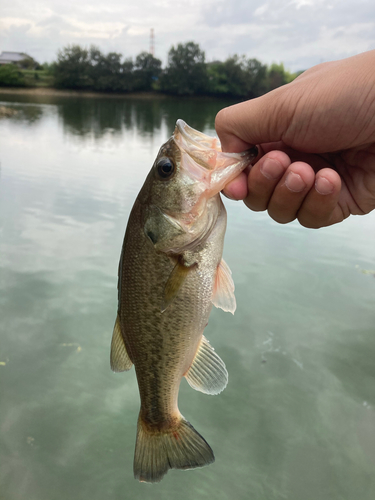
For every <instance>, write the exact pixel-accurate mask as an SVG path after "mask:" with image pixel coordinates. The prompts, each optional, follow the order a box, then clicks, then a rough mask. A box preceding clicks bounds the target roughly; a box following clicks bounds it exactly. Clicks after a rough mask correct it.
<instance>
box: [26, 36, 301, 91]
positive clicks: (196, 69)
mask: <svg viewBox="0 0 375 500" xmlns="http://www.w3.org/2000/svg"><path fill="white" fill-rule="evenodd" d="M33 69H35V68H33ZM36 69H37V68H36ZM23 72H24V74H25V77H26V84H27V85H34V86H35V85H38V86H40V85H46V82H47V81H48V82H49V83H50V84H54V85H55V86H56V87H59V88H66V89H79V90H96V91H101V92H131V91H150V90H158V91H162V92H166V93H169V94H175V95H181V96H182V95H212V96H221V97H236V98H238V99H251V98H254V97H258V96H260V95H262V94H264V93H266V92H268V91H270V90H273V89H275V88H277V87H279V86H280V85H285V84H286V83H289V82H291V81H292V80H293V79H294V78H296V77H297V76H298V74H299V73H290V72H289V71H287V70H285V68H284V65H283V64H282V63H281V64H276V63H274V64H272V65H271V66H269V67H267V66H266V65H265V64H262V63H261V62H260V61H258V60H257V59H254V58H253V59H247V58H246V57H245V56H239V55H237V54H235V55H233V56H230V57H228V58H227V59H226V60H225V61H214V62H210V63H206V60H205V53H204V51H203V50H202V49H201V48H200V46H199V45H198V44H197V43H195V42H192V41H190V42H187V43H179V44H178V45H177V46H172V47H171V49H170V51H169V53H168V63H167V66H166V68H165V69H162V63H161V61H160V60H159V59H156V58H155V57H154V56H153V55H152V54H149V53H148V52H141V53H140V54H139V55H138V56H137V57H136V58H135V61H134V62H133V60H132V59H125V60H123V57H122V55H121V54H120V53H117V52H110V53H109V54H103V53H102V52H101V51H100V49H99V48H98V47H95V46H91V47H90V48H89V49H86V48H83V47H81V46H80V45H69V46H67V47H65V48H63V49H62V50H60V51H59V52H58V57H57V61H56V62H54V63H52V64H48V63H44V64H43V71H37V72H34V71H33V72H32V77H31V70H29V71H27V70H24V71H23ZM28 73H30V75H29V74H28ZM47 75H48V76H47ZM31 78H32V80H31ZM52 78H53V79H54V82H52Z"/></svg>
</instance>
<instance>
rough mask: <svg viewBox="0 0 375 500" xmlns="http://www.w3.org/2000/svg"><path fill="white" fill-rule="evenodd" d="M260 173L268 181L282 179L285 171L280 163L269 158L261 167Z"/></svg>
mask: <svg viewBox="0 0 375 500" xmlns="http://www.w3.org/2000/svg"><path fill="white" fill-rule="evenodd" d="M260 171H261V172H262V174H263V175H264V177H266V178H267V179H278V178H279V177H281V175H282V173H283V171H284V169H283V166H282V165H281V163H279V162H278V161H276V160H273V159H272V158H267V159H266V160H264V162H263V164H262V165H261V167H260Z"/></svg>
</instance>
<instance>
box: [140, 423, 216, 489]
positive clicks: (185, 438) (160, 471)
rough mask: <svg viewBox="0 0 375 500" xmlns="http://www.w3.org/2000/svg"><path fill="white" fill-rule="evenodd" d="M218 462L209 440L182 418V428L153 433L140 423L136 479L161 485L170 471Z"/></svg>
mask: <svg viewBox="0 0 375 500" xmlns="http://www.w3.org/2000/svg"><path fill="white" fill-rule="evenodd" d="M214 461H215V457H214V454H213V451H212V450H211V447H210V446H209V444H208V443H207V442H206V441H205V439H204V438H203V437H202V436H201V435H200V434H199V433H198V432H197V431H196V430H195V429H194V427H193V426H192V425H191V424H190V423H189V422H188V421H187V420H185V419H184V418H183V417H182V416H181V420H180V423H179V425H178V427H173V429H170V430H163V431H155V430H154V429H153V430H149V429H148V428H147V424H145V423H144V422H143V421H142V420H141V417H139V419H138V429H137V442H136V445H135V455H134V477H135V478H136V479H139V481H142V482H146V483H157V482H159V481H160V480H161V479H162V478H163V476H164V474H166V473H167V472H168V470H169V469H195V468H196V467H203V466H204V465H208V464H211V463H212V462H214Z"/></svg>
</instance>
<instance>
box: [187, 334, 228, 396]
mask: <svg viewBox="0 0 375 500" xmlns="http://www.w3.org/2000/svg"><path fill="white" fill-rule="evenodd" d="M185 378H186V380H187V381H188V382H189V384H190V386H191V387H192V388H193V389H196V390H197V391H200V392H204V393H205V394H219V393H220V392H221V391H223V390H224V389H225V387H226V386H227V383H228V372H227V369H226V368H225V364H224V361H223V360H222V359H221V358H220V357H219V356H218V355H217V354H216V352H215V349H214V348H213V347H212V346H211V345H210V343H209V342H208V340H207V339H206V337H205V336H204V335H202V340H201V342H200V345H199V347H198V349H197V352H196V354H195V358H194V360H193V363H192V364H191V366H190V368H189V370H188V372H187V373H186V374H185Z"/></svg>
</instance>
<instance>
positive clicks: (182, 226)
mask: <svg viewBox="0 0 375 500" xmlns="http://www.w3.org/2000/svg"><path fill="white" fill-rule="evenodd" d="M255 156H256V152H255V151H254V150H250V151H247V152H244V153H236V154H235V153H222V152H221V149H220V143H219V141H218V139H216V138H212V137H209V136H207V135H205V134H202V133H201V132H198V131H196V130H194V129H192V128H191V127H189V126H188V125H187V124H186V123H185V122H183V121H182V120H178V121H177V124H176V128H175V131H174V133H173V135H172V137H171V138H170V139H169V140H168V141H167V142H166V143H165V144H164V145H163V146H162V147H161V149H160V151H159V153H158V155H157V157H156V160H155V163H154V164H153V166H152V168H151V171H150V173H149V175H148V177H147V179H146V181H145V183H144V185H143V187H142V189H141V191H140V193H139V194H138V197H137V199H136V201H135V203H134V206H133V209H132V211H131V214H130V217H129V221H128V225H127V229H126V233H125V238H124V243H123V247H122V253H121V259H120V265H119V281H118V292H119V296H118V313H117V319H116V323H115V328H114V331H113V337H112V345H111V368H112V370H113V371H115V372H120V371H125V370H129V369H130V368H131V367H132V365H133V364H134V366H135V371H136V375H137V380H138V386H139V393H140V398H141V409H140V413H139V418H138V428H137V440H136V446H135V456H134V477H135V478H136V479H139V480H140V481H145V482H151V483H152V482H158V481H160V480H161V479H162V477H163V476H164V474H165V473H166V472H167V471H168V469H172V468H175V469H192V468H195V467H202V466H204V465H206V464H210V463H212V462H213V461H214V454H213V452H212V449H211V448H210V446H209V445H208V443H207V442H206V441H205V440H204V438H203V437H202V436H201V435H200V434H199V433H198V432H197V431H196V430H195V429H194V428H193V426H192V425H191V424H190V423H189V422H188V421H187V420H185V418H184V417H183V416H182V415H181V413H180V412H179V409H178V405H177V399H178V391H179V386H180V382H181V379H182V377H185V378H186V380H187V381H188V383H189V384H190V385H191V387H193V388H194V389H196V390H198V391H201V392H204V393H206V394H218V393H220V392H221V391H222V390H223V389H224V388H225V387H226V385H227V381H228V374H227V370H226V368H225V364H224V362H223V361H222V360H221V359H220V357H219V356H218V355H217V354H216V352H215V351H214V349H213V348H212V347H211V345H210V344H209V342H208V340H207V339H206V338H205V337H204V336H203V330H204V328H205V327H206V325H207V322H208V317H209V314H210V311H211V308H212V305H215V306H216V307H220V308H222V309H223V310H224V311H230V312H232V313H234V310H235V308H236V300H235V297H234V284H233V280H232V277H231V272H230V270H229V268H228V266H227V264H226V263H225V262H224V260H223V259H222V251H223V243H224V234H225V230H226V210H225V208H224V205H223V203H222V201H221V198H220V194H219V193H220V191H221V190H222V189H223V188H224V186H225V185H226V184H227V183H228V182H229V181H231V180H232V179H234V178H235V177H236V176H237V175H238V174H239V173H240V172H241V171H242V170H243V169H244V168H245V167H246V166H248V165H249V164H250V162H251V160H252V159H253V158H254V157H255Z"/></svg>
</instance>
